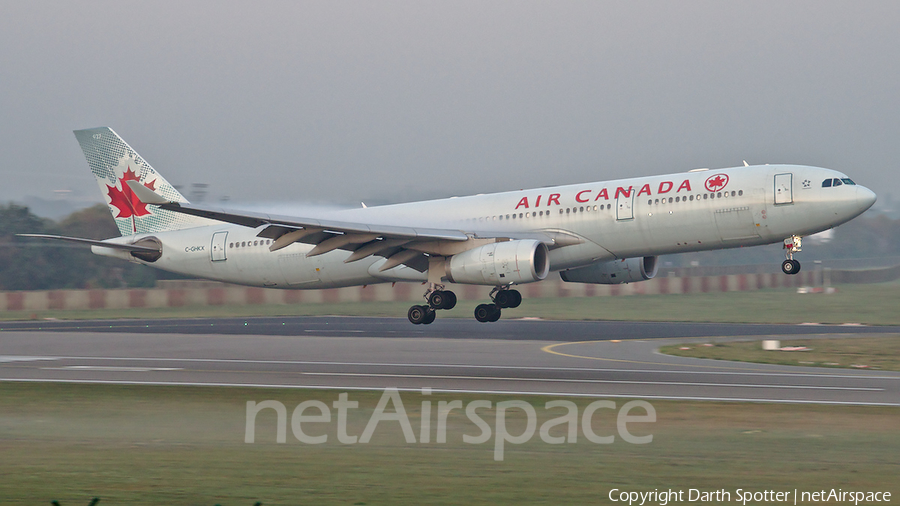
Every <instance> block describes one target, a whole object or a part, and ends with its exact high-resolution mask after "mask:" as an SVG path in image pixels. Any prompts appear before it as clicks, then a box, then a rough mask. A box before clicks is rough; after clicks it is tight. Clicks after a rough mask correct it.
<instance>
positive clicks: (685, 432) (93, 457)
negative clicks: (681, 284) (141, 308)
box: [0, 383, 900, 506]
mask: <svg viewBox="0 0 900 506" xmlns="http://www.w3.org/2000/svg"><path fill="white" fill-rule="evenodd" d="M338 394H339V391H328V390H319V391H316V390H283V389H282V390H265V389H246V388H190V387H145V386H140V387H137V386H105V385H71V384H24V383H0V448H2V459H0V502H2V504H4V505H7V504H17V505H18V504H22V505H25V504H28V505H34V504H49V503H50V501H51V500H58V501H60V503H61V504H62V505H63V506H69V505H80V504H87V503H88V502H89V501H90V499H91V498H92V497H100V498H101V503H100V505H117V504H122V505H124V504H135V505H139V504H168V505H176V504H185V505H187V504H190V505H210V506H212V505H213V504H221V505H223V506H227V505H235V506H237V505H248V506H249V505H251V504H253V503H254V502H255V501H261V502H262V503H263V504H264V505H276V504H284V505H288V504H289V505H300V504H315V505H319V504H325V505H330V504H342V505H380V504H385V505H405V504H417V505H418V504H596V503H609V500H608V494H609V491H610V489H612V488H618V489H621V490H641V491H647V490H653V489H655V488H659V489H667V488H674V489H684V490H687V489H688V488H698V489H701V490H716V489H722V488H725V489H727V490H732V491H733V490H735V489H737V488H743V489H745V490H757V491H758V490H769V489H775V490H793V489H795V488H796V489H799V490H801V491H803V490H820V489H823V488H824V489H830V488H832V487H835V488H840V487H842V488H843V489H844V490H886V491H891V492H892V493H893V494H894V497H897V493H900V487H898V485H897V481H896V477H897V476H898V475H900V461H898V459H897V454H898V451H900V433H898V432H897V430H896V429H897V420H898V416H900V409H898V408H884V407H850V406H840V407H836V406H817V405H778V404H730V403H714V402H709V403H700V402H664V401H654V402H652V406H653V407H654V408H655V411H656V416H657V421H656V422H654V423H639V424H632V425H631V426H630V429H631V430H632V431H633V433H634V434H635V435H641V436H645V435H652V436H653V440H652V442H650V443H649V444H644V445H635V444H630V443H626V442H624V441H622V440H621V438H620V437H618V436H617V438H616V440H615V441H614V442H613V443H612V444H596V443H591V442H589V441H587V440H586V439H585V437H584V435H583V432H582V430H581V425H580V421H579V428H578V441H577V443H575V444H568V443H566V444H548V443H546V442H544V441H542V440H541V438H540V437H539V436H538V435H535V437H533V438H531V440H530V441H528V442H526V443H524V444H522V445H512V444H507V445H506V447H505V448H506V450H505V459H504V460H503V461H495V460H494V458H493V451H494V440H493V438H492V439H491V440H490V441H488V442H486V443H482V444H466V443H464V442H463V441H462V436H463V434H468V435H477V434H478V433H479V429H478V428H477V427H476V426H475V425H474V424H473V423H472V422H471V421H470V420H469V419H468V418H467V417H466V415H465V414H464V412H462V411H459V410H455V411H452V412H451V414H450V415H449V417H448V422H447V442H446V443H436V442H434V441H435V428H436V422H435V420H436V417H437V408H436V406H437V402H438V401H441V400H444V401H453V400H461V401H462V402H463V405H468V403H469V402H471V401H474V400H476V399H485V400H489V401H491V402H492V403H496V402H498V401H502V400H509V398H507V397H503V396H496V395H491V396H488V395H477V396H475V395H457V394H438V393H435V394H432V395H430V396H427V397H425V396H423V395H422V394H421V393H419V392H409V393H403V394H402V399H403V404H404V406H405V408H406V410H407V412H408V414H409V417H410V420H411V423H412V426H413V429H414V431H415V434H416V437H418V436H419V428H420V425H421V402H422V401H423V400H430V401H431V402H432V405H433V406H434V408H433V409H432V414H431V417H430V419H431V420H432V424H431V434H432V436H431V441H432V442H430V443H407V442H405V441H404V438H403V435H402V431H401V430H400V426H399V424H398V423H396V422H382V424H380V425H379V426H378V428H377V430H376V431H375V435H374V437H373V438H372V441H371V442H370V443H368V444H340V443H338V442H336V441H335V438H336V423H335V421H334V419H332V422H331V423H324V424H320V425H314V426H310V425H306V426H305V429H304V430H306V431H307V432H308V433H309V434H311V435H319V434H326V435H328V441H327V442H326V443H325V444H321V445H310V444H305V443H300V442H299V441H298V440H297V439H296V438H295V437H293V435H292V430H291V422H290V420H288V427H287V442H286V443H283V444H279V443H276V442H275V433H276V423H275V419H276V417H275V414H274V411H273V410H268V411H267V412H266V411H264V412H261V413H260V414H259V416H258V419H257V424H256V431H257V433H256V434H257V435H256V437H257V439H256V442H255V443H253V444H247V443H245V442H244V432H245V415H246V402H247V401H255V402H261V401H264V400H277V401H279V402H281V403H283V404H284V405H285V406H286V408H287V413H288V416H289V417H290V415H291V412H292V410H293V408H295V407H296V406H297V405H298V404H299V403H300V402H302V401H304V400H320V401H322V402H325V403H326V404H327V405H329V406H331V403H332V402H334V401H336V400H337V399H338ZM380 396H381V392H357V391H352V392H349V398H350V399H351V400H356V401H358V402H359V409H356V410H351V411H350V416H349V418H348V420H349V421H348V430H347V433H348V434H352V435H359V434H360V433H362V431H363V429H364V427H365V425H366V423H367V421H368V419H369V417H370V416H371V414H372V411H373V409H374V408H375V406H376V404H377V402H378V399H379V398H380ZM519 399H521V400H525V401H527V402H529V403H530V404H531V405H532V406H534V407H535V409H536V412H537V415H538V424H537V426H538V427H540V426H541V425H542V424H543V423H544V422H545V421H546V420H547V419H550V418H554V417H557V416H560V415H561V414H563V413H564V410H562V409H560V408H557V409H556V410H554V411H547V410H546V409H544V403H545V402H547V401H548V400H554V399H551V398H547V397H541V396H534V397H522V398H519ZM571 400H573V401H574V402H575V403H576V404H577V405H578V408H579V416H580V414H581V413H582V411H583V408H584V407H585V406H586V405H588V404H589V403H590V402H591V401H593V400H594V399H571ZM615 402H616V407H617V408H620V407H621V406H622V405H623V404H624V403H625V402H626V401H625V400H621V399H619V400H615ZM389 411H392V409H389ZM311 413H313V414H314V413H315V410H313V411H312V412H311ZM480 413H481V415H482V417H483V418H484V419H485V420H486V421H487V422H489V425H490V426H491V427H494V428H495V427H496V425H495V423H494V420H493V418H492V416H493V415H492V413H493V411H492V410H484V411H482V412H480ZM642 413H643V411H641V410H636V412H635V413H633V414H642ZM307 414H310V413H307ZM335 416H336V411H335ZM614 416H615V412H614V411H612V410H607V409H601V410H599V411H598V412H597V413H596V414H595V416H594V423H593V430H594V431H595V432H596V433H597V434H598V435H615V434H616V424H615V418H614ZM525 418H526V417H525V415H524V412H523V411H521V410H510V411H509V412H508V413H507V418H506V420H507V421H508V426H509V427H510V430H509V431H510V433H511V434H514V435H515V434H519V433H521V432H522V431H523V430H524V422H525ZM550 434H551V435H564V434H565V430H564V427H556V428H555V429H553V430H552V431H551V432H550Z"/></svg>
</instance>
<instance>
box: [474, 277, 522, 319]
mask: <svg viewBox="0 0 900 506" xmlns="http://www.w3.org/2000/svg"><path fill="white" fill-rule="evenodd" d="M491 300H492V301H494V303H493V304H479V305H478V307H476V308H475V319H476V320H478V321H480V322H482V323H487V322H495V321H497V320H499V319H500V310H501V309H502V308H505V307H508V308H514V307H519V304H521V303H522V294H521V293H519V291H518V290H510V289H509V287H508V286H498V287H496V288H494V289H493V290H491Z"/></svg>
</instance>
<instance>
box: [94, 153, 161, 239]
mask: <svg viewBox="0 0 900 506" xmlns="http://www.w3.org/2000/svg"><path fill="white" fill-rule="evenodd" d="M127 181H137V182H140V181H141V179H140V178H139V177H137V174H135V172H134V171H133V170H131V167H130V166H129V167H128V169H127V170H126V171H125V173H124V174H122V177H120V178H119V180H118V185H117V186H110V185H106V188H107V189H108V193H107V195H108V196H109V205H111V206H115V208H116V210H117V211H118V214H116V218H131V219H132V228H133V229H134V230H135V231H136V230H137V226H136V225H135V224H134V223H133V222H134V218H135V217H137V218H140V217H141V216H148V215H149V214H151V213H150V211H149V210H148V209H147V204H145V203H143V202H141V200H140V199H139V198H137V196H136V195H135V194H134V192H133V191H131V188H129V187H128V183H127ZM143 184H144V186H146V187H147V188H149V189H151V190H156V180H155V179H154V180H153V181H150V182H149V183H143ZM118 186H121V187H122V189H121V190H120V189H119V188H118Z"/></svg>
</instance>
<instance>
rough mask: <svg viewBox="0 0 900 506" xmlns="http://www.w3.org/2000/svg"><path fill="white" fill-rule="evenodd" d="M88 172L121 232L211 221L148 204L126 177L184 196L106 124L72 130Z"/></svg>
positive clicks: (170, 194) (168, 196) (160, 191)
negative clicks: (92, 174) (92, 176)
mask: <svg viewBox="0 0 900 506" xmlns="http://www.w3.org/2000/svg"><path fill="white" fill-rule="evenodd" d="M75 138H76V139H78V144H80V145H81V150H82V151H84V156H85V158H87V162H88V165H89V166H90V167H91V172H93V173H94V177H95V178H97V183H98V184H99V185H100V191H101V192H102V193H103V197H104V199H105V200H106V203H107V205H108V206H109V211H110V212H111V213H112V216H113V218H114V219H115V221H116V226H118V227H119V233H121V234H122V235H123V236H128V235H133V234H143V233H154V232H163V231H166V230H179V229H183V228H191V227H196V226H200V225H205V224H208V223H210V221H209V220H207V219H205V218H199V217H196V216H190V215H186V214H182V213H174V212H172V211H168V210H165V209H159V208H157V207H155V206H148V205H147V204H145V203H143V202H141V200H140V199H138V198H137V196H135V194H134V192H133V191H132V190H131V188H129V187H128V184H127V182H128V181H137V182H139V183H140V184H142V185H144V186H146V187H147V188H149V189H151V190H153V191H155V192H156V193H158V194H160V195H162V196H163V197H164V198H166V199H168V200H169V201H172V202H181V203H188V201H187V199H186V198H184V196H183V195H182V194H181V193H180V192H179V191H178V190H176V189H175V187H173V186H172V185H171V184H169V182H168V181H166V179H165V178H164V177H162V176H161V175H160V174H159V173H158V172H156V171H155V170H154V169H153V167H151V166H150V164H148V163H147V162H146V161H144V159H143V158H141V156H140V155H138V154H137V152H135V151H134V150H133V149H131V146H129V145H128V144H127V143H126V142H125V141H124V140H122V138H121V137H119V136H118V134H116V133H115V132H114V131H113V130H112V129H111V128H109V127H100V128H89V129H87V130H75Z"/></svg>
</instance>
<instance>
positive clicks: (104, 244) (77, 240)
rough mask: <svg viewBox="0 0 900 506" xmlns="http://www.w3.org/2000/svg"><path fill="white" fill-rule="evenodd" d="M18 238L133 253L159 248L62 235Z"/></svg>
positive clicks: (150, 251)
mask: <svg viewBox="0 0 900 506" xmlns="http://www.w3.org/2000/svg"><path fill="white" fill-rule="evenodd" d="M16 235H17V236H19V237H36V238H39V239H55V240H58V241H68V242H75V243H79V244H85V245H88V246H101V247H104V248H111V249H120V250H124V251H135V252H143V253H159V248H151V247H148V246H138V245H137V244H119V243H115V242H106V241H97V240H94V239H82V238H80V237H66V236H63V235H48V234H16Z"/></svg>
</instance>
